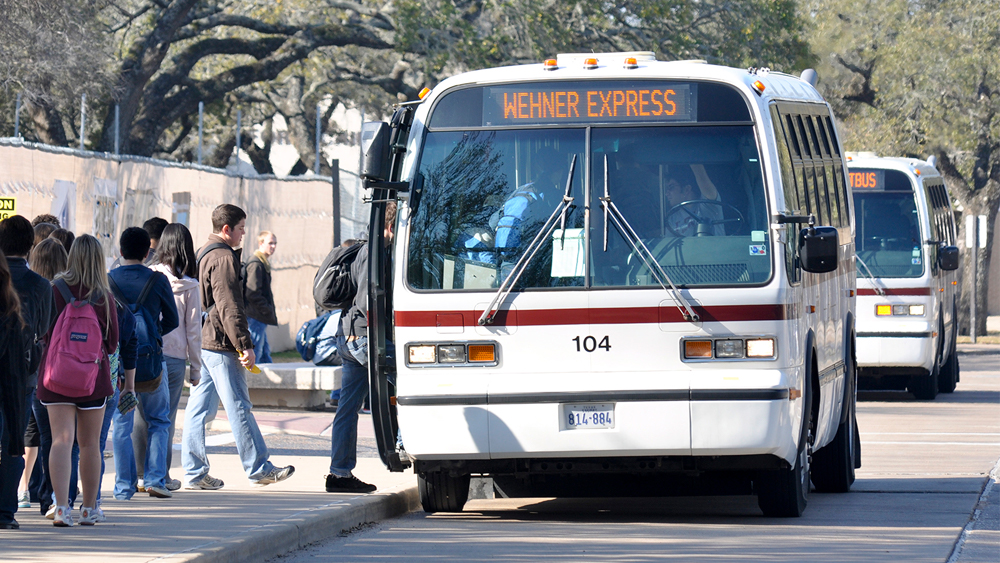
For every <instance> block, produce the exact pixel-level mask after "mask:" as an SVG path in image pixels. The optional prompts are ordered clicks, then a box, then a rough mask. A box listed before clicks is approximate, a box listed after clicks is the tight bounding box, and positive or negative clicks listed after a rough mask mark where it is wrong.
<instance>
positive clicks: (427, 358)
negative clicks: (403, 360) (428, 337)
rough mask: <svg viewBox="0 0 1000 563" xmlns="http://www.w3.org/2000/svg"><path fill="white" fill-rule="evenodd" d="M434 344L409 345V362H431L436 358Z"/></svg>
mask: <svg viewBox="0 0 1000 563" xmlns="http://www.w3.org/2000/svg"><path fill="white" fill-rule="evenodd" d="M434 348H435V347H434V346H433V345H430V344H422V345H418V346H410V347H409V349H408V350H409V360H410V363H411V364H433V363H434V362H435V361H436V360H437V353H436V352H435V350H434Z"/></svg>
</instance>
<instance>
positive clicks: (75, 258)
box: [55, 235, 114, 321]
mask: <svg viewBox="0 0 1000 563" xmlns="http://www.w3.org/2000/svg"><path fill="white" fill-rule="evenodd" d="M66 265H67V268H66V271H65V272H62V273H59V274H57V275H56V277H55V279H62V280H64V281H65V282H66V284H67V285H71V286H72V285H82V286H83V288H84V289H85V290H86V294H84V295H83V296H82V297H83V298H84V299H88V300H90V301H91V302H92V303H95V304H98V303H101V302H102V301H104V302H108V303H110V302H111V300H110V295H111V290H110V289H109V286H108V272H107V270H105V265H104V249H103V248H102V247H101V243H100V242H98V240H97V239H96V238H94V237H93V236H91V235H80V236H78V237H77V238H76V240H74V241H73V246H72V247H71V248H70V249H69V259H68V260H67V264H66ZM112 310H114V307H108V308H107V311H108V315H109V316H110V315H111V311H112ZM108 320H109V321H110V318H109V319H108Z"/></svg>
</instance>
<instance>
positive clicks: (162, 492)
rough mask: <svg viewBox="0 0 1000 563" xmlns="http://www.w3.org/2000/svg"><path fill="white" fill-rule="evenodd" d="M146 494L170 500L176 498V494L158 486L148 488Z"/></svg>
mask: <svg viewBox="0 0 1000 563" xmlns="http://www.w3.org/2000/svg"><path fill="white" fill-rule="evenodd" d="M146 492H147V493H149V496H151V497H156V498H170V497H172V496H174V493H171V492H170V491H168V490H167V488H166V487H160V486H158V485H153V486H150V487H146Z"/></svg>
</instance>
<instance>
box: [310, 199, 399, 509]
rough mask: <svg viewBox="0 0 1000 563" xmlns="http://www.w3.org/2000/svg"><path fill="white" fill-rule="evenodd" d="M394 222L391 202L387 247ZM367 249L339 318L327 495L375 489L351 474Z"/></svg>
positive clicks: (360, 386)
mask: <svg viewBox="0 0 1000 563" xmlns="http://www.w3.org/2000/svg"><path fill="white" fill-rule="evenodd" d="M395 222H396V202H394V201H390V202H388V203H387V204H386V209H385V227H384V229H385V230H384V235H385V239H386V242H387V243H389V242H391V241H392V234H393V228H394V225H395ZM368 249H369V245H365V246H364V247H363V248H362V249H361V250H359V251H358V256H357V258H355V259H354V263H353V264H351V276H352V277H353V278H354V281H355V283H356V285H357V287H358V293H357V295H355V296H354V302H353V304H352V305H351V308H350V309H348V310H347V311H346V312H345V314H344V315H342V317H341V318H342V320H341V332H340V333H339V334H338V335H337V350H338V351H339V352H340V358H341V360H342V361H343V363H342V364H341V379H340V401H339V402H338V403H337V414H336V415H334V417H333V428H332V430H331V434H330V474H329V475H327V476H326V491H327V492H328V493H370V492H372V491H374V490H376V488H377V487H376V486H375V485H372V484H370V483H365V482H364V481H362V480H361V479H358V478H357V477H355V476H354V474H353V471H354V467H355V466H356V465H357V462H358V410H359V409H360V408H361V406H362V405H363V404H364V401H365V397H367V396H368V315H367V311H368V252H369V251H368ZM388 352H389V351H388V350H387V353H388Z"/></svg>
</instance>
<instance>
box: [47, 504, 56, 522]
mask: <svg viewBox="0 0 1000 563" xmlns="http://www.w3.org/2000/svg"><path fill="white" fill-rule="evenodd" d="M45 517H46V518H48V519H49V520H52V519H54V518H55V517H56V505H54V504H53V505H51V506H49V509H48V510H46V511H45Z"/></svg>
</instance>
